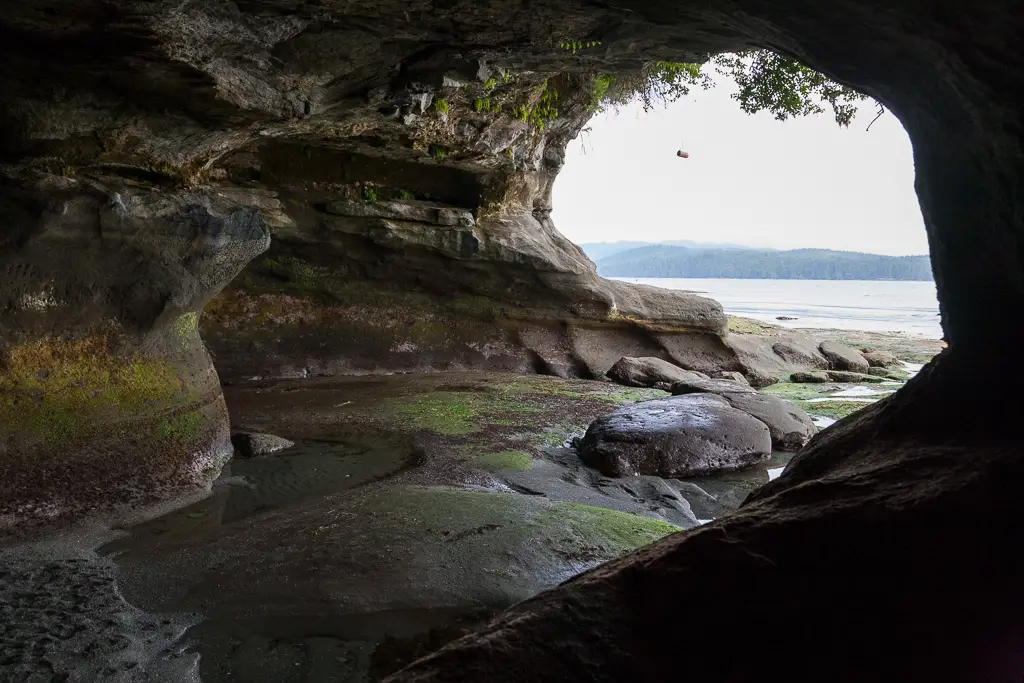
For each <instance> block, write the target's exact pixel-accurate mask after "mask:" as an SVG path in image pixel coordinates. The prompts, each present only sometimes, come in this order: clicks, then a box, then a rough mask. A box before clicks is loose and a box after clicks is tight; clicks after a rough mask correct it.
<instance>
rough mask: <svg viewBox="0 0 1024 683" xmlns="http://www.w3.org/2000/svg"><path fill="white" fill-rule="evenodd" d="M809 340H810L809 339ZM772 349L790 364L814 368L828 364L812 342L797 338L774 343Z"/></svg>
mask: <svg viewBox="0 0 1024 683" xmlns="http://www.w3.org/2000/svg"><path fill="white" fill-rule="evenodd" d="M807 341H808V342H810V340H809V339H808V340H807ZM772 351H773V352H775V355H777V356H778V357H779V358H781V359H782V360H783V361H785V362H786V363H788V364H790V365H800V366H810V367H812V368H824V367H826V366H827V365H828V362H827V361H826V359H825V358H824V357H823V356H822V355H821V354H820V353H818V350H817V349H815V348H814V347H813V346H812V345H811V344H810V343H806V344H805V343H801V342H800V341H799V340H796V339H792V340H789V341H781V342H776V343H774V344H772Z"/></svg>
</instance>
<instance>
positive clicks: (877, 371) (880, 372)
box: [867, 367, 889, 378]
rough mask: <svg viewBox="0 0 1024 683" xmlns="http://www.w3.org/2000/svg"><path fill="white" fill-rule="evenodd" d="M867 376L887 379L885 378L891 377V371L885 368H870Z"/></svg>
mask: <svg viewBox="0 0 1024 683" xmlns="http://www.w3.org/2000/svg"><path fill="white" fill-rule="evenodd" d="M867 374H869V375H871V376H872V377H885V378H888V377H889V371H888V370H886V369H885V368H878V367H870V368H868V371H867Z"/></svg>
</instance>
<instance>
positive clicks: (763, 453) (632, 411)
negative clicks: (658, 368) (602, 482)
mask: <svg viewBox="0 0 1024 683" xmlns="http://www.w3.org/2000/svg"><path fill="white" fill-rule="evenodd" d="M579 452H580V458H581V459H582V460H583V462H584V463H586V464H588V465H590V466H591V467H594V468H596V469H598V470H600V471H601V472H603V473H604V474H607V475H609V476H616V477H623V476H631V475H636V474H658V475H661V476H669V477H686V476H693V475H697V474H709V473H712V472H719V471H729V470H736V469H743V468H745V467H750V466H752V465H756V464H758V463H761V462H764V461H765V460H767V459H768V458H769V457H770V455H771V452H772V440H771V436H770V434H769V430H768V427H767V426H765V424H764V423H762V422H761V421H759V420H757V419H755V418H753V417H751V416H749V415H747V414H746V413H744V412H742V411H739V410H735V409H733V408H731V407H729V404H728V403H727V402H726V401H725V400H724V399H722V398H720V397H718V396H713V395H709V394H692V395H689V396H678V397H673V398H670V399H660V400H655V401H645V402H644V403H640V404H637V405H632V406H626V407H623V408H619V409H617V410H615V411H614V412H612V413H609V414H608V415H605V416H603V417H601V418H598V419H597V420H595V421H594V422H593V423H592V424H591V425H590V427H588V428H587V433H586V434H585V435H584V437H583V439H582V440H581V441H580V444H579Z"/></svg>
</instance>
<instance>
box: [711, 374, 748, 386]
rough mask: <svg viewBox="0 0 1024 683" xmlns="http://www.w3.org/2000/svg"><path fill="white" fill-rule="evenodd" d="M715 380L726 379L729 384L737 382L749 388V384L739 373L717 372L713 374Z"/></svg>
mask: <svg viewBox="0 0 1024 683" xmlns="http://www.w3.org/2000/svg"><path fill="white" fill-rule="evenodd" d="M715 379H727V380H729V381H730V382H738V383H739V384H743V385H745V386H748V387H749V386H750V382H749V381H748V380H747V378H746V377H744V376H743V375H742V374H741V373H738V372H735V371H733V372H717V373H715Z"/></svg>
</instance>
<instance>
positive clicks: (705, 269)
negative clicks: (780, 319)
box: [596, 245, 932, 280]
mask: <svg viewBox="0 0 1024 683" xmlns="http://www.w3.org/2000/svg"><path fill="white" fill-rule="evenodd" d="M596 263H597V272H598V273H600V274H601V275H604V276H605V277H678V278H749V279H755V278H756V279H778V280H931V279H932V270H931V262H930V260H929V258H928V257H927V256H882V255H879V254H862V253H859V252H854V251H832V250H830V249H793V250H789V251H776V250H772V249H691V248H687V247H681V246H671V245H652V246H645V247H638V248H634V249H627V250H625V251H622V252H619V253H616V254H611V255H609V256H605V257H604V258H600V259H599V260H597V262H596Z"/></svg>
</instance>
